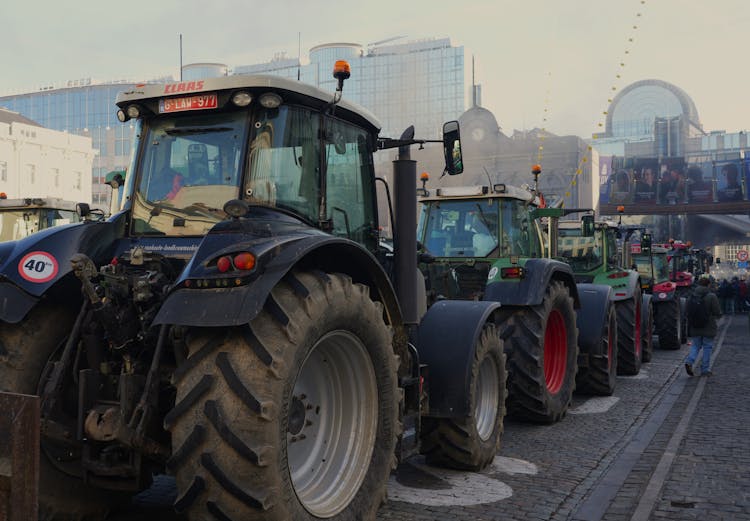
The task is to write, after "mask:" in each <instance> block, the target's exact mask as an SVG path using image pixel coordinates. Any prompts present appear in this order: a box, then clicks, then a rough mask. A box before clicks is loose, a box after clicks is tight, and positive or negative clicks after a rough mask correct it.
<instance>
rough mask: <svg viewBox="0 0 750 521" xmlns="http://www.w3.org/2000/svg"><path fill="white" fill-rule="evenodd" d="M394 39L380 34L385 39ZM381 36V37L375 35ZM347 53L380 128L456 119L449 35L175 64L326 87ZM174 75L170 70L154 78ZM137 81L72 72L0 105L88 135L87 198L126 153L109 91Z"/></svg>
mask: <svg viewBox="0 0 750 521" xmlns="http://www.w3.org/2000/svg"><path fill="white" fill-rule="evenodd" d="M393 40H394V39H390V40H388V42H391V41H393ZM381 43H382V42H381ZM342 59H344V60H348V61H349V63H350V64H351V68H352V75H351V78H350V79H349V80H347V81H346V84H345V86H344V96H345V97H346V99H348V100H349V101H352V102H354V103H358V104H360V105H362V106H364V107H366V108H367V109H369V110H370V111H371V112H372V113H374V114H375V115H376V116H377V117H378V119H379V120H380V122H381V123H382V125H383V130H382V131H381V135H382V136H387V137H396V138H397V137H399V136H400V135H401V133H402V132H403V131H404V130H405V129H406V128H407V127H408V126H409V125H414V127H415V131H416V135H417V136H418V137H422V138H425V139H438V138H439V137H440V134H441V130H442V124H443V122H445V121H448V120H454V119H458V117H459V116H460V115H461V114H462V113H463V112H464V110H465V101H464V75H465V74H464V50H463V47H453V46H452V45H451V43H450V40H449V39H447V38H442V39H427V40H420V41H416V42H408V43H401V44H390V45H378V44H370V45H369V46H362V45H360V44H358V43H327V44H323V45H318V46H316V47H313V48H312V49H310V52H309V63H305V64H302V63H301V62H300V60H299V58H287V57H286V55H285V54H283V53H279V54H277V55H276V56H274V57H273V59H272V60H270V61H268V62H265V63H257V64H250V65H241V66H236V67H234V68H232V69H230V68H229V67H227V66H226V65H225V64H222V63H195V64H189V65H185V66H184V67H183V79H184V80H188V79H190V80H194V79H199V78H201V77H209V76H223V75H226V74H273V75H278V76H284V77H287V78H295V79H296V78H298V79H299V80H300V81H302V82H305V83H309V84H312V85H316V86H318V87H320V88H322V89H326V90H330V91H331V95H332V96H333V92H334V91H335V89H336V80H335V79H334V78H333V66H334V63H335V62H336V60H342ZM171 81H176V80H175V79H173V78H171V77H164V78H159V79H156V80H152V82H154V83H158V82H162V83H163V82H171ZM136 83H137V82H135V81H133V82H125V81H123V82H109V83H96V82H92V81H91V80H87V79H84V80H76V81H70V82H67V83H66V84H64V85H61V86H49V87H45V88H43V89H41V90H39V91H36V92H29V93H24V94H16V95H9V96H0V107H5V108H7V109H9V110H12V111H15V112H18V113H20V114H22V115H23V116H25V117H27V118H30V119H32V120H34V121H36V122H38V123H39V124H40V125H42V126H43V127H46V128H50V129H53V130H59V131H64V132H71V133H74V134H80V135H84V136H88V137H90V138H91V139H92V142H93V147H94V149H96V150H98V151H99V154H98V155H97V157H96V158H95V159H94V166H93V172H92V176H93V181H94V183H93V203H94V204H101V203H106V202H107V201H108V200H109V188H108V187H107V186H102V184H101V183H102V182H103V180H104V177H105V176H106V174H107V173H108V172H110V171H112V170H122V169H124V168H125V167H126V166H127V165H128V163H129V158H130V143H131V141H132V137H133V136H132V134H133V126H132V125H130V124H124V125H123V124H122V123H120V122H119V121H118V120H117V118H116V115H115V114H116V110H115V109H116V107H115V99H116V97H117V94H118V93H119V92H121V91H124V90H127V89H129V88H132V87H133V86H134V85H135V84H136Z"/></svg>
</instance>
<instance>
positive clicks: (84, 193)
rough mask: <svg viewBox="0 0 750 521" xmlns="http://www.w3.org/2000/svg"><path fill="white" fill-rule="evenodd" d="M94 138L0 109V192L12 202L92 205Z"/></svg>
mask: <svg viewBox="0 0 750 521" xmlns="http://www.w3.org/2000/svg"><path fill="white" fill-rule="evenodd" d="M95 152H96V151H95V150H94V149H93V148H92V146H91V139H90V138H87V137H84V136H77V135H74V134H70V133H65V132H58V131H54V130H50V129H47V128H44V127H42V126H40V125H39V124H38V123H36V122H34V121H32V120H30V119H29V118H26V117H24V116H22V115H20V114H18V113H16V112H11V111H8V110H2V109H0V192H4V193H5V194H6V196H7V197H8V198H10V199H16V198H28V197H39V198H47V197H58V198H60V199H64V200H66V201H72V202H85V203H90V202H91V166H92V163H93V160H94V155H95Z"/></svg>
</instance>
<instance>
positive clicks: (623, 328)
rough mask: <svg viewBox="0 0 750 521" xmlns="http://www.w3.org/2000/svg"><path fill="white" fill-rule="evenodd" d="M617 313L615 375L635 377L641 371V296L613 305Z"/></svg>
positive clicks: (637, 295)
mask: <svg viewBox="0 0 750 521" xmlns="http://www.w3.org/2000/svg"><path fill="white" fill-rule="evenodd" d="M615 310H616V311H617V344H618V345H617V356H618V360H617V373H618V374H624V375H636V374H638V373H639V372H640V370H641V347H642V346H641V294H640V293H635V294H634V295H633V297H632V298H629V299H627V300H620V301H618V302H616V303H615Z"/></svg>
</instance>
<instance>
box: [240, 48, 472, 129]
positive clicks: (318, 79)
mask: <svg viewBox="0 0 750 521" xmlns="http://www.w3.org/2000/svg"><path fill="white" fill-rule="evenodd" d="M309 56H310V62H309V63H308V64H304V65H303V64H301V63H300V62H299V60H297V59H290V58H286V57H285V56H284V55H279V56H277V57H275V58H274V59H273V60H271V61H269V62H266V63H260V64H255V65H244V66H240V67H235V68H234V70H233V74H274V75H278V76H284V77H286V78H299V79H300V81H303V82H305V83H310V84H312V85H316V86H318V87H320V88H321V89H325V90H330V91H331V92H333V91H335V90H336V80H335V79H334V77H333V66H334V64H335V63H336V61H337V60H347V61H348V62H349V64H350V65H351V69H352V75H351V77H350V78H349V79H348V80H346V83H345V85H344V96H345V97H346V99H348V100H349V101H352V102H354V103H357V104H359V105H362V106H363V107H365V108H367V109H368V110H370V111H371V112H372V113H373V114H375V116H377V118H378V119H379V120H380V122H381V124H382V125H383V130H382V131H381V135H382V136H387V137H399V136H400V135H401V133H402V132H403V131H404V130H405V129H406V128H407V127H408V126H410V125H414V129H415V132H416V135H417V136H420V137H424V138H427V139H437V138H439V137H440V135H441V132H442V125H443V123H444V122H446V121H449V120H454V119H458V117H459V116H460V115H461V114H463V112H464V110H466V103H465V93H464V89H465V84H464V76H465V71H464V49H463V47H453V46H452V45H451V42H450V40H449V39H448V38H439V39H428V40H421V41H416V42H408V43H403V44H397V45H379V46H378V45H370V46H363V45H360V44H358V43H326V44H323V45H317V46H315V47H313V48H312V49H310V55H309Z"/></svg>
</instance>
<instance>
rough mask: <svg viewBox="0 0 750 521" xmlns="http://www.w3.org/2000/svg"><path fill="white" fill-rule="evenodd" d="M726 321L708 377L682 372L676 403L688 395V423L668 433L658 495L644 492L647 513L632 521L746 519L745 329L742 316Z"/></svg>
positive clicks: (749, 344) (749, 480)
mask: <svg viewBox="0 0 750 521" xmlns="http://www.w3.org/2000/svg"><path fill="white" fill-rule="evenodd" d="M726 322H728V324H726V328H725V327H720V328H719V336H717V338H716V340H717V343H718V342H719V341H721V344H720V346H719V348H718V350H716V349H715V350H714V353H713V355H712V358H713V360H712V371H713V376H712V377H709V378H705V377H698V376H694V377H692V378H691V377H689V376H688V375H687V374H685V373H684V369H683V375H682V376H681V377H680V378H684V379H686V380H687V383H686V385H685V388H684V390H683V396H682V398H683V400H681V402H683V403H684V398H685V397H686V396H685V395H689V397H690V401H689V402H688V404H687V405H686V407H685V409H683V418H687V417H688V416H687V415H690V416H689V420H688V421H687V422H686V423H685V429H684V432H679V430H678V431H676V432H675V434H674V435H673V438H672V441H673V442H678V444H677V443H675V444H676V447H675V448H676V453H675V454H674V455H671V454H669V452H670V451H669V450H667V451H665V453H664V456H663V457H662V460H664V459H665V458H670V457H671V458H672V461H671V465H670V467H669V468H668V469H667V472H666V473H665V474H664V481H663V487H662V489H661V492H660V493H658V494H654V491H653V490H648V491H647V492H648V493H649V494H652V495H654V496H655V500H656V501H655V503H653V502H652V505H653V511H651V513H650V516H649V517H636V515H639V516H640V515H642V513H643V512H645V510H643V509H642V510H641V511H636V515H634V516H633V518H632V519H633V520H634V521H636V520H640V519H679V520H683V519H684V520H692V519H700V520H706V521H708V520H714V519H716V520H719V519H720V520H732V521H735V520H737V521H740V520H750V399H749V398H750V385H748V384H749V383H750V331H748V319H747V317H746V316H745V315H732V316H728V317H726V318H725V319H724V321H723V323H726ZM722 334H724V336H723V339H722ZM722 340H723V341H722ZM691 403H692V404H693V405H692V407H691ZM678 429H679V427H678ZM678 437H680V439H678ZM655 477H657V479H658V478H659V476H655ZM652 480H653V477H652ZM656 484H658V483H654V485H656ZM646 506H648V505H646Z"/></svg>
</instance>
